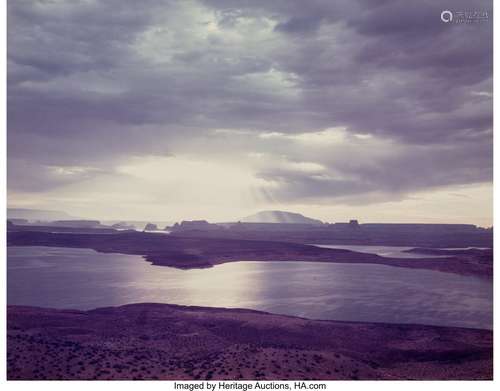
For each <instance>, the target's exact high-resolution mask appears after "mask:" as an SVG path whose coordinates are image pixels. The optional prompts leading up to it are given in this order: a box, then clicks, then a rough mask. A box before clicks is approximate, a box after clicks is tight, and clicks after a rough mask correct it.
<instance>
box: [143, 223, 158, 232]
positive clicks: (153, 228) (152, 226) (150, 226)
mask: <svg viewBox="0 0 500 391" xmlns="http://www.w3.org/2000/svg"><path fill="white" fill-rule="evenodd" d="M144 231H158V226H157V225H156V224H153V223H147V224H146V226H145V227H144Z"/></svg>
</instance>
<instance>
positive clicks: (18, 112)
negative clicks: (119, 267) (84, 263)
mask: <svg viewBox="0 0 500 391" xmlns="http://www.w3.org/2000/svg"><path fill="white" fill-rule="evenodd" d="M446 9H449V10H451V11H453V12H459V11H471V10H472V11H485V12H488V17H489V19H488V20H483V21H478V22H474V23H443V22H442V21H441V19H440V14H441V11H442V10H446ZM491 18H492V2H491V1H411V2H407V1H391V0H386V1H378V2H372V1H329V0H324V1H319V0H313V1H309V2H307V4H305V3H304V2H303V1H298V0H297V1H290V0H286V1H284V0H283V1H280V0H274V1H260V0H254V1H243V0H241V1H227V0H199V1H194V0H188V1H174V0H171V1H168V0H165V1H162V0H147V1H142V2H140V3H139V2H135V1H121V0H120V1H118V0H103V1H93V0H81V1H60V0H43V1H42V0H40V1H34V0H33V1H29V0H21V1H10V2H8V111H7V114H8V158H9V164H8V186H9V203H11V204H13V205H17V204H23V205H30V204H33V205H37V203H36V201H35V200H37V199H40V198H42V199H43V200H44V202H45V204H44V205H51V202H52V203H56V202H57V196H54V194H57V192H60V191H61V192H62V193H61V194H65V196H64V198H65V200H68V199H71V194H72V192H74V194H76V193H81V192H82V191H83V189H84V186H87V187H89V186H94V187H95V186H97V184H100V183H102V182H103V181H104V182H106V181H108V180H109V178H110V177H113V176H115V177H116V181H118V180H121V181H136V182H135V183H136V186H137V188H140V189H141V190H142V192H144V193H148V194H150V195H151V197H153V199H149V198H147V200H148V202H153V201H154V202H157V203H159V204H160V203H161V199H162V197H165V198H167V194H169V193H171V191H172V189H175V188H176V183H177V182H178V180H176V177H175V175H178V177H179V181H182V176H183V173H182V167H181V166H179V164H178V163H175V164H174V165H173V166H172V165H170V166H169V164H172V162H174V161H175V159H176V158H178V159H179V160H178V161H182V162H186V161H190V160H192V161H197V162H208V163H209V164H211V163H213V164H215V165H216V166H217V167H228V166H238V167H241V170H242V172H245V173H248V174H249V175H250V176H251V178H253V180H252V181H251V182H252V185H251V189H250V190H249V192H251V193H252V194H253V198H254V200H255V205H249V204H248V205H247V204H245V208H252V207H257V206H258V205H260V204H263V205H264V204H266V203H279V204H283V205H291V206H293V205H294V204H301V205H303V204H310V205H318V206H321V205H327V204H329V203H339V204H346V205H357V204H359V203H363V204H377V203H379V202H381V200H385V201H391V200H394V201H396V200H404V199H406V198H408V197H413V196H414V195H415V194H418V193H419V192H429V191H433V190H439V189H445V188H447V187H450V186H470V185H474V184H477V185H480V186H482V185H484V184H488V183H490V182H491V181H492V117H493V110H492V109H493V108H492V89H493V86H492V41H493V39H492V26H493V24H492V20H491ZM154 157H157V158H158V159H160V160H159V161H163V162H165V166H164V167H163V168H158V167H157V168H156V169H157V170H158V172H160V171H162V172H165V171H169V170H170V171H172V170H176V174H175V175H174V174H172V173H170V174H169V175H167V176H164V175H161V174H160V173H159V174H158V175H157V176H156V177H155V180H156V185H154V188H149V187H148V186H153V185H152V183H154V181H152V182H151V183H150V184H147V183H145V182H144V181H143V179H141V175H140V173H138V172H137V171H136V170H124V169H123V167H128V168H130V164H131V162H132V161H133V162H136V163H137V162H142V163H140V164H139V163H138V164H139V165H140V166H141V167H149V166H148V165H147V164H149V163H147V164H146V163H145V162H150V160H151V159H154ZM141 159H142V160H141ZM217 170H218V169H217ZM221 170H222V171H221V172H223V169H221ZM131 172H134V173H135V176H134V175H132V174H131ZM245 175H246V174H245ZM237 176H238V175H236V174H235V177H237ZM166 177H168V178H170V179H168V180H170V181H171V182H168V183H167V182H166V181H167V179H165V178H166ZM245 178H246V177H245ZM213 180H214V181H217V180H218V181H224V176H223V175H214V179H213ZM206 185H207V184H204V186H206ZM116 186H117V187H118V188H121V185H118V184H116ZM221 186H222V185H221ZM242 186H243V184H242ZM158 189H162V190H161V191H160V190H158ZM102 191H103V192H105V191H109V189H108V190H106V189H104V188H102ZM162 191H163V193H162ZM193 191H199V189H196V188H194V190H193ZM227 191H230V189H227ZM239 191H244V190H243V188H241V189H240V188H238V192H239ZM238 194H239V193H238ZM94 195H95V193H92V196H94ZM169 196H170V195H169ZM51 197H52V198H51ZM89 197H90V195H89ZM214 197H215V196H214ZM110 198H111V196H110ZM238 199H239V198H238V196H235V197H234V199H233V201H234V202H238V201H237V200H238ZM19 200H22V202H20V201H19ZM30 200H33V201H32V202H31V201H30ZM140 200H141V198H140V197H138V201H137V202H142V201H140ZM71 202H72V201H67V204H65V205H67V207H68V208H72V207H73V205H72V204H71ZM85 202H86V204H88V205H90V204H91V202H90V201H89V200H87V201H85ZM42 206H43V205H42ZM80 206H81V205H80ZM76 207H77V206H76V204H75V208H76ZM168 213H169V212H168ZM214 216H216V213H214Z"/></svg>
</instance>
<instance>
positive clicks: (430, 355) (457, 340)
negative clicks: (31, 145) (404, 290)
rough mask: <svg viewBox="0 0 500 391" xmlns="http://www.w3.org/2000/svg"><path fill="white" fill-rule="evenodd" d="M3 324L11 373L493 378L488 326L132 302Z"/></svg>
mask: <svg viewBox="0 0 500 391" xmlns="http://www.w3.org/2000/svg"><path fill="white" fill-rule="evenodd" d="M7 332H8V341H7V352H8V361H7V364H8V367H7V373H8V378H9V379H40V378H43V377H44V376H45V378H47V379H94V378H95V379H134V378H135V379H156V378H157V379H171V380H174V379H175V380H189V379H192V380H217V379H219V380H238V379H239V380H243V379H259V380H286V379H294V380H295V379H313V380H326V379H332V380H333V379H420V380H424V379H425V380H438V379H441V380H444V379H490V378H491V377H492V353H493V352H492V331H491V330H482V329H469V328H460V327H443V326H425V325H416V324H387V323H372V322H349V321H331V320H311V319H306V318H300V317H295V316H287V315H277V314H272V313H268V312H263V311H257V310H247V309H239V308H234V309H232V308H217V307H199V306H182V305H174V304H156V303H138V304H129V305H124V306H119V307H105V308H98V309H94V310H89V311H80V310H57V309H50V308H39V307H28V306H8V307H7ZM42 367H43V368H44V369H43V371H42Z"/></svg>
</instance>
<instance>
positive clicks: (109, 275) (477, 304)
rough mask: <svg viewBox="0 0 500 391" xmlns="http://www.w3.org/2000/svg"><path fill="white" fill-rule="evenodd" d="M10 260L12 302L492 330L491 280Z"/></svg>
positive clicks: (372, 268)
mask: <svg viewBox="0 0 500 391" xmlns="http://www.w3.org/2000/svg"><path fill="white" fill-rule="evenodd" d="M344 247H345V246H344ZM7 265H8V268H7V281H8V283H7V301H8V303H9V304H23V305H35V306H42V307H56V308H76V309H90V308H96V307H103V306H114V305H121V304H128V303H138V302H159V303H175V304H185V305H201V306H216V307H239V308H251V309H257V310H263V311H269V312H274V313H281V314H287V315H297V316H303V317H307V318H314V319H334V320H351V321H373V322H391V323H420V324H434V325H443V326H463V327H478V328H491V327H492V283H491V282H489V281H486V280H481V279H478V278H475V277H470V276H459V275H454V274H449V273H442V272H436V271H429V270H415V269H404V268H396V267H390V266H385V265H372V264H327V263H304V262H236V263H228V264H223V265H218V266H216V267H213V268H211V269H198V270H178V269H173V268H168V267H162V266H152V265H151V264H149V263H148V262H146V261H144V260H143V259H142V257H140V256H134V255H122V254H101V253H97V252H95V251H93V250H88V249H71V248H53V247H8V262H7Z"/></svg>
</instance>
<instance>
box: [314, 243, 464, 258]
mask: <svg viewBox="0 0 500 391" xmlns="http://www.w3.org/2000/svg"><path fill="white" fill-rule="evenodd" d="M313 246H316V247H322V248H341V249H345V250H351V251H357V252H360V253H371V254H377V255H380V256H382V257H387V258H446V257H448V255H429V254H419V253H407V252H405V251H406V250H410V249H412V248H415V247H403V246H371V245H344V244H313ZM461 250H463V249H461Z"/></svg>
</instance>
